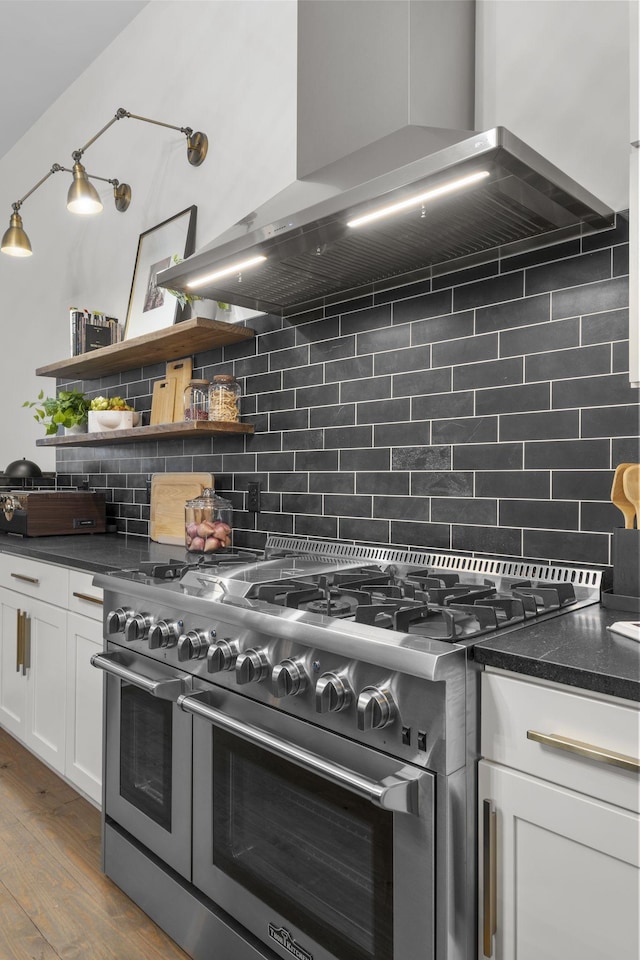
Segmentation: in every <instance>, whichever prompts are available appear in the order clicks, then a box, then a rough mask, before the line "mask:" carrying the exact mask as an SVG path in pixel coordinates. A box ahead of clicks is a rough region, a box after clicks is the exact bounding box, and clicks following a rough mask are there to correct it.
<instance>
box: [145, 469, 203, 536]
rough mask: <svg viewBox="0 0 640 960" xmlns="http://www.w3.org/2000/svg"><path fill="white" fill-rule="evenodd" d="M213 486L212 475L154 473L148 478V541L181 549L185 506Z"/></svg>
mask: <svg viewBox="0 0 640 960" xmlns="http://www.w3.org/2000/svg"><path fill="white" fill-rule="evenodd" d="M213 484H214V477H213V474H212V473H154V474H153V476H152V478H151V518H150V519H151V523H150V526H149V536H150V537H151V539H152V540H155V542H156V543H171V544H174V546H182V547H183V546H184V505H185V502H186V501H187V500H191V499H193V497H197V496H198V495H199V494H200V493H202V491H203V490H204V488H205V487H213Z"/></svg>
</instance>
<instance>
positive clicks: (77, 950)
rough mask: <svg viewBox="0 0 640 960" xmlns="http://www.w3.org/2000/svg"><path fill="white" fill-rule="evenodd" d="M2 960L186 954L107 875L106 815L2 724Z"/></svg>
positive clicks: (147, 959)
mask: <svg viewBox="0 0 640 960" xmlns="http://www.w3.org/2000/svg"><path fill="white" fill-rule="evenodd" d="M0 960H188V958H187V954H185V953H183V951H182V950H180V949H179V948H178V947H177V946H176V945H175V944H174V943H173V941H172V940H170V939H169V937H167V936H166V935H165V934H164V933H163V932H162V931H161V930H160V928H159V927H157V926H156V925H155V924H154V923H153V922H152V921H151V920H150V919H149V918H148V917H147V916H146V914H144V913H143V912H142V911H141V910H140V909H139V908H138V907H137V906H136V905H135V904H134V903H132V901H131V900H129V898H128V897H126V896H125V895H124V894H123V893H121V891H120V890H119V889H118V887H116V886H115V884H113V883H112V882H111V881H110V880H108V879H107V878H106V877H105V876H104V874H102V873H101V871H100V814H99V812H98V811H97V810H96V809H95V807H93V806H92V805H91V804H90V803H88V802H87V801H86V800H84V799H83V798H82V797H80V796H79V795H78V794H77V793H76V792H75V791H74V790H72V789H71V787H69V786H68V785H67V784H66V783H64V781H62V780H61V779H60V778H59V777H57V776H56V775H55V774H54V773H52V771H51V770H49V768H48V767H45V766H44V764H42V763H40V761H39V760H37V759H36V758H35V757H34V756H33V755H32V754H30V753H29V752H28V751H27V750H25V749H24V748H23V747H22V746H21V745H20V744H19V743H17V742H16V741H15V740H14V739H13V738H12V737H10V736H9V735H8V734H7V733H5V731H4V730H2V729H0Z"/></svg>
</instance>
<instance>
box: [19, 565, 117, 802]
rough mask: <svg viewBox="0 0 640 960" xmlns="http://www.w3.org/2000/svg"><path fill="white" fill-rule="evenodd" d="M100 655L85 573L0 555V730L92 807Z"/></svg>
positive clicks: (97, 619)
mask: <svg viewBox="0 0 640 960" xmlns="http://www.w3.org/2000/svg"><path fill="white" fill-rule="evenodd" d="M101 649H102V596H101V591H100V590H97V589H96V588H95V587H94V586H93V584H92V577H91V575H90V574H87V573H83V572H79V571H77V570H67V569H66V568H64V567H61V566H57V565H55V564H47V563H41V562H39V561H34V560H30V559H29V558H24V557H16V556H13V555H10V554H0V725H2V726H3V727H4V728H5V729H6V730H7V731H8V732H9V733H10V734H12V736H14V737H16V738H17V739H19V740H20V741H21V742H22V743H24V745H25V746H26V747H28V748H29V749H30V750H32V751H33V752H34V753H35V754H36V755H37V756H38V757H40V758H41V759H42V760H44V761H45V762H46V763H48V764H49V765H50V766H51V767H52V768H53V769H54V770H56V771H57V772H58V773H60V774H62V775H63V776H65V777H66V778H67V779H68V780H69V782H70V783H72V784H73V785H74V786H76V787H77V788H78V789H79V790H81V791H82V792H83V793H84V794H85V795H86V796H88V797H90V798H91V799H92V800H93V801H94V802H96V803H98V804H99V803H100V801H101V768H102V675H101V674H100V673H99V672H98V671H97V670H94V669H93V668H92V667H91V664H90V659H91V656H92V655H93V654H94V653H99V652H100V651H101Z"/></svg>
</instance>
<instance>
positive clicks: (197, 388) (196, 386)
mask: <svg viewBox="0 0 640 960" xmlns="http://www.w3.org/2000/svg"><path fill="white" fill-rule="evenodd" d="M184 419H185V420H208V419H209V381H208V380H190V381H189V383H188V384H187V386H186V387H185V388H184Z"/></svg>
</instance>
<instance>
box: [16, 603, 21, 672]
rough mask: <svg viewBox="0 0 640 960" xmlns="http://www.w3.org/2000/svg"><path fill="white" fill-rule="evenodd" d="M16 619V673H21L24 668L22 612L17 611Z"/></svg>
mask: <svg viewBox="0 0 640 960" xmlns="http://www.w3.org/2000/svg"><path fill="white" fill-rule="evenodd" d="M16 613H17V617H16V673H20V667H21V666H22V610H17V611H16Z"/></svg>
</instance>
